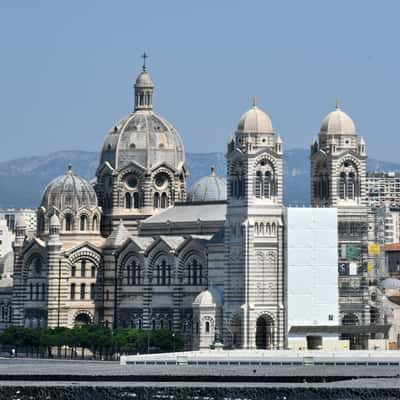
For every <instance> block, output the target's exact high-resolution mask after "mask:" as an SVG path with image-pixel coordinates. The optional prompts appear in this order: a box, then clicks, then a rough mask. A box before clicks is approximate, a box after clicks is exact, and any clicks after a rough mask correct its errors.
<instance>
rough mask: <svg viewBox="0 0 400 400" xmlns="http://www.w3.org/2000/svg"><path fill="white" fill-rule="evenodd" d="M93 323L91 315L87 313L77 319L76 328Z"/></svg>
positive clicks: (79, 315) (81, 314)
mask: <svg viewBox="0 0 400 400" xmlns="http://www.w3.org/2000/svg"><path fill="white" fill-rule="evenodd" d="M91 323H92V319H91V318H90V315H88V314H85V313H80V314H78V315H77V316H76V317H75V323H74V325H75V326H83V325H90V324H91Z"/></svg>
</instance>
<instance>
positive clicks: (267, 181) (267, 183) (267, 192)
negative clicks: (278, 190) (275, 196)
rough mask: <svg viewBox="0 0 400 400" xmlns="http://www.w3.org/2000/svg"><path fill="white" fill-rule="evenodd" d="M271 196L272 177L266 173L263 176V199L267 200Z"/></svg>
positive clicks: (269, 173) (268, 172)
mask: <svg viewBox="0 0 400 400" xmlns="http://www.w3.org/2000/svg"><path fill="white" fill-rule="evenodd" d="M271 196H272V177H271V172H270V171H267V172H265V175H264V198H266V199H269V198H271Z"/></svg>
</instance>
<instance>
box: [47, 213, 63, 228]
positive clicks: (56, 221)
mask: <svg viewBox="0 0 400 400" xmlns="http://www.w3.org/2000/svg"><path fill="white" fill-rule="evenodd" d="M49 225H50V226H60V225H61V223H60V219H59V218H58V217H57V214H53V215H52V216H51V217H50V224H49Z"/></svg>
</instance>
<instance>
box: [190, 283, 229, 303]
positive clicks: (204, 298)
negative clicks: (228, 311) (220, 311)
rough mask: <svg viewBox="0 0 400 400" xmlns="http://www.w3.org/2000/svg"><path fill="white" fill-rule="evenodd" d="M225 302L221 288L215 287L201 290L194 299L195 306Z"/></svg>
mask: <svg viewBox="0 0 400 400" xmlns="http://www.w3.org/2000/svg"><path fill="white" fill-rule="evenodd" d="M222 303H223V301H222V296H221V294H220V292H219V290H218V289H217V288H215V287H212V286H211V287H209V288H208V289H207V290H203V291H202V292H200V293H199V294H198V295H197V297H196V298H195V299H194V301H193V303H192V304H193V305H194V306H218V307H219V306H221V305H222Z"/></svg>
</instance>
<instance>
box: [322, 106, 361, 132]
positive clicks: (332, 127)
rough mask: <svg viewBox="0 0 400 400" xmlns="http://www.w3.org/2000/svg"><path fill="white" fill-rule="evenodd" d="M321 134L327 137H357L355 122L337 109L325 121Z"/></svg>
mask: <svg viewBox="0 0 400 400" xmlns="http://www.w3.org/2000/svg"><path fill="white" fill-rule="evenodd" d="M320 132H321V133H325V134H327V135H355V134H356V127H355V125H354V122H353V120H352V119H351V118H350V117H349V116H348V115H347V114H346V113H345V112H343V111H342V110H341V109H340V108H339V107H336V110H335V111H332V112H330V113H329V114H328V115H327V116H326V117H325V118H324V119H323V121H322V124H321V129H320Z"/></svg>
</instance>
